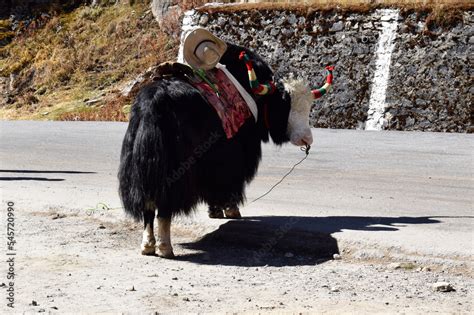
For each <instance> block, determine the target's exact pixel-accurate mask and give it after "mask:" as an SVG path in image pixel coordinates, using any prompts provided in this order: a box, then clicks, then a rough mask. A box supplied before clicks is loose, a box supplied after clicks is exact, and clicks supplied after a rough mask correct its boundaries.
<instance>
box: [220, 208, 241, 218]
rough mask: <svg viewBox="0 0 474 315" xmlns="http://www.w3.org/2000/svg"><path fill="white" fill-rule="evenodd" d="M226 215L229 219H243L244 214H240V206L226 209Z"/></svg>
mask: <svg viewBox="0 0 474 315" xmlns="http://www.w3.org/2000/svg"><path fill="white" fill-rule="evenodd" d="M224 213H225V217H226V218H229V219H241V218H242V215H241V214H240V211H239V208H235V209H227V210H224Z"/></svg>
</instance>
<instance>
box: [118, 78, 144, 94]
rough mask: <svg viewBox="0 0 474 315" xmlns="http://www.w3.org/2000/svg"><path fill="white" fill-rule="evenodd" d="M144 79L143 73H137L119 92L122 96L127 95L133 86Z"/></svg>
mask: <svg viewBox="0 0 474 315" xmlns="http://www.w3.org/2000/svg"><path fill="white" fill-rule="evenodd" d="M144 79H145V76H144V75H142V74H141V75H139V76H138V77H136V78H135V79H133V80H131V81H129V82H128V83H127V84H126V85H125V86H124V87H123V88H122V89H121V90H120V93H121V94H122V95H123V96H128V95H129V94H130V92H132V90H133V88H135V87H136V86H137V85H138V84H139V83H141V82H142V81H143V80H144Z"/></svg>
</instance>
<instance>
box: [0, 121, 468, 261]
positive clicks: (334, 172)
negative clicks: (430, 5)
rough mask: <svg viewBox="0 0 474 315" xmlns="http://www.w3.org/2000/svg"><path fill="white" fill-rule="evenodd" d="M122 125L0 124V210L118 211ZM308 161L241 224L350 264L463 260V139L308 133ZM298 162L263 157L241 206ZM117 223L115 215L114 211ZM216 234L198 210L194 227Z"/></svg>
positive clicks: (268, 150) (295, 154)
mask: <svg viewBox="0 0 474 315" xmlns="http://www.w3.org/2000/svg"><path fill="white" fill-rule="evenodd" d="M125 129H126V124H124V123H102V122H101V123H96V122H29V121H17V122H9V121H2V122H0V132H1V138H0V141H1V148H0V162H1V167H0V169H1V170H0V185H1V186H0V187H1V193H2V196H1V197H2V200H3V201H4V202H3V203H4V204H5V201H6V200H13V201H14V202H15V203H16V205H17V207H18V208H20V209H21V208H29V209H30V210H31V209H34V210H38V211H45V210H47V209H48V208H51V207H62V208H66V209H68V208H70V209H85V208H87V207H91V206H94V205H95V204H97V203H99V202H104V203H106V204H107V205H109V206H111V207H118V206H120V201H119V199H118V196H117V193H116V190H117V180H116V172H117V166H118V158H119V152H120V145H121V140H122V137H123V135H124V132H125ZM313 133H314V139H315V143H314V145H313V148H312V150H311V153H310V156H309V157H308V159H307V160H306V161H304V162H303V164H301V165H300V166H298V167H297V169H296V170H295V171H294V173H293V174H292V175H290V176H289V177H288V178H287V180H286V181H284V182H283V183H282V184H281V185H280V186H279V187H278V188H276V189H275V190H274V191H273V192H272V193H271V194H269V195H268V196H266V197H265V198H263V199H262V200H259V201H257V202H255V203H252V204H248V205H247V206H245V207H244V208H243V209H242V213H243V215H244V216H245V217H251V218H252V219H253V220H255V221H264V222H265V223H266V224H271V225H275V227H281V226H282V225H284V224H285V222H288V221H289V219H290V218H291V217H298V218H299V220H291V222H292V224H293V225H294V226H295V228H297V229H299V230H304V231H308V232H314V233H316V232H324V233H328V234H330V235H331V236H332V237H334V238H335V239H336V240H337V242H338V245H339V248H340V249H341V248H342V249H344V248H345V247H346V248H351V252H352V253H353V254H354V255H359V256H360V257H361V258H364V257H367V258H382V257H384V256H385V255H386V253H387V250H388V252H389V253H390V255H391V256H392V258H396V257H397V255H398V256H400V255H402V256H403V255H405V257H419V258H420V259H431V260H443V259H445V260H446V259H447V260H450V261H463V262H468V261H471V259H472V255H473V223H474V214H473V199H474V184H473V169H474V163H473V157H474V150H473V149H474V137H473V136H472V135H466V134H441V133H416V132H366V131H353V130H325V129H315V130H314V131H313ZM303 155H304V153H303V152H301V151H300V150H299V148H297V147H294V146H292V145H286V146H283V147H281V148H277V147H274V146H272V145H265V146H264V158H263V164H262V165H261V167H260V170H259V175H258V177H257V178H256V179H255V181H254V182H253V183H252V185H251V186H250V187H249V188H248V199H249V200H253V199H254V198H255V197H257V196H259V195H260V194H262V193H264V192H265V191H266V190H267V189H268V188H269V187H270V186H271V185H273V184H274V183H275V182H276V181H278V180H279V179H280V178H281V176H282V175H283V174H285V173H286V172H287V171H288V170H289V168H290V167H291V166H292V165H293V164H294V163H295V162H297V161H298V160H299V159H300V158H302V157H303ZM114 213H116V214H117V215H118V216H122V213H121V212H120V211H116V212H114ZM192 219H193V220H195V221H198V222H202V224H203V225H210V226H215V227H217V226H218V225H219V224H222V223H223V222H225V221H226V220H223V221H222V220H210V219H208V218H207V217H206V211H205V206H201V207H200V211H198V212H197V214H196V215H195V217H194V218H192Z"/></svg>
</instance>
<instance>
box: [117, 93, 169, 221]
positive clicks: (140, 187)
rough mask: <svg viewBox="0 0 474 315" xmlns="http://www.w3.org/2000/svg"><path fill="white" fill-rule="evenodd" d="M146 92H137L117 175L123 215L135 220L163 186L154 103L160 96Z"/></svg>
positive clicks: (139, 217) (152, 204) (157, 123)
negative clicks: (138, 93)
mask: <svg viewBox="0 0 474 315" xmlns="http://www.w3.org/2000/svg"><path fill="white" fill-rule="evenodd" d="M149 93H150V92H149V91H148V93H140V95H139V96H138V97H137V99H136V101H135V103H134V104H133V106H132V112H131V114H130V122H129V125H128V129H127V132H126V134H125V138H124V140H123V144H122V153H121V156H120V167H119V173H118V179H119V194H120V198H121V199H122V204H123V206H124V209H125V212H126V213H127V214H128V215H130V216H132V217H133V218H134V219H135V220H137V221H138V220H143V213H144V211H146V210H148V211H149V210H153V209H154V204H155V200H156V197H157V194H158V193H159V191H158V189H159V187H161V186H162V185H160V184H162V183H163V181H162V177H163V171H164V170H163V169H162V167H161V165H163V161H162V160H163V158H164V156H163V154H164V151H163V136H162V132H161V130H160V122H159V114H158V112H157V107H158V106H157V104H156V103H157V102H159V99H160V97H159V95H151V94H153V93H151V94H149ZM156 94H159V93H156ZM150 203H151V204H150ZM150 207H153V208H151V209H150Z"/></svg>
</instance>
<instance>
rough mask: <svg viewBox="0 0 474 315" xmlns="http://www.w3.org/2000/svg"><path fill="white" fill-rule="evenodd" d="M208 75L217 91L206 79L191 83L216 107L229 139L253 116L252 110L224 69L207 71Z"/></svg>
mask: <svg viewBox="0 0 474 315" xmlns="http://www.w3.org/2000/svg"><path fill="white" fill-rule="evenodd" d="M206 77H207V79H208V80H209V81H210V82H212V83H213V84H214V87H215V88H216V89H217V93H216V92H215V91H214V89H213V88H212V87H211V86H210V85H209V84H208V83H206V82H205V81H201V82H191V84H192V85H193V86H194V87H195V88H197V89H198V90H199V91H200V92H201V95H202V96H203V97H204V98H205V99H206V101H207V102H208V103H209V104H210V105H212V106H213V107H214V109H215V110H216V112H217V115H218V116H219V118H220V119H221V122H222V127H223V128H224V131H225V134H226V136H227V139H230V138H232V137H233V136H234V135H235V134H236V133H237V132H238V131H239V129H240V127H242V125H243V124H244V123H245V121H246V120H247V119H248V118H250V117H252V112H251V111H250V109H249V107H248V105H247V103H246V102H245V100H244V99H243V98H242V96H241V95H240V93H239V91H238V90H237V88H236V87H235V85H234V84H233V83H232V82H231V81H230V79H229V78H228V77H227V76H226V75H225V73H224V72H223V71H222V70H220V69H211V70H209V71H206Z"/></svg>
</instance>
